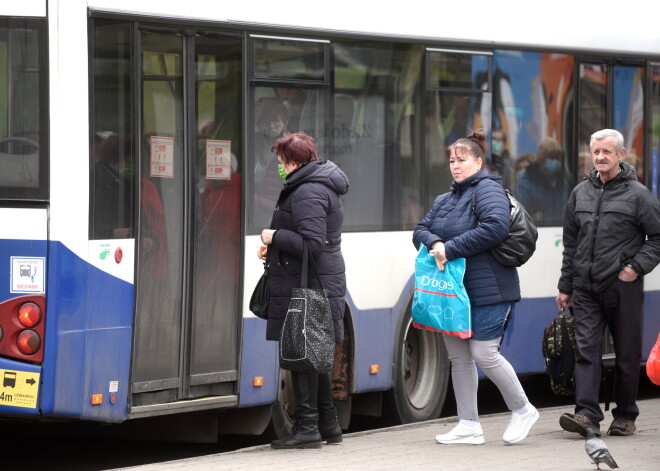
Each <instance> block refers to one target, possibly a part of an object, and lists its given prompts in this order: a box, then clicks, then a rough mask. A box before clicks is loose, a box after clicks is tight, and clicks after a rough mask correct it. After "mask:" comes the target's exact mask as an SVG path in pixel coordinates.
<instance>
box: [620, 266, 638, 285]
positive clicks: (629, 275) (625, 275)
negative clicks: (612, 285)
mask: <svg viewBox="0 0 660 471" xmlns="http://www.w3.org/2000/svg"><path fill="white" fill-rule="evenodd" d="M638 276H639V275H638V274H637V272H636V271H635V270H633V268H632V267H629V266H628V265H626V266H625V267H623V268H622V269H621V271H620V272H619V279H620V280H621V281H626V282H631V281H635V280H636V279H637V277H638Z"/></svg>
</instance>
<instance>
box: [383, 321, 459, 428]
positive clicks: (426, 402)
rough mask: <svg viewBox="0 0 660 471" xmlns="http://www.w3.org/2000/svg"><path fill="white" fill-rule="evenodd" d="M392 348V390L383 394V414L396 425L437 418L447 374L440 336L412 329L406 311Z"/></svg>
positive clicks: (444, 350) (447, 368) (447, 379)
mask: <svg viewBox="0 0 660 471" xmlns="http://www.w3.org/2000/svg"><path fill="white" fill-rule="evenodd" d="M395 348H396V350H395V354H396V358H395V365H396V366H395V370H394V375H395V376H394V387H393V388H392V389H391V390H389V391H388V394H387V403H386V404H387V405H388V408H387V414H386V415H387V416H388V417H389V418H390V420H391V421H392V422H393V423H397V424H405V423H409V422H420V421H423V420H430V419H435V418H437V417H438V416H439V415H440V412H441V411H442V406H443V405H444V403H445V398H446V396H447V387H448V384H449V371H450V366H449V357H448V355H447V351H446V349H445V344H444V341H443V339H442V334H440V333H437V332H432V331H429V330H422V329H417V328H415V327H413V325H412V317H411V313H410V308H408V310H407V311H406V314H405V316H404V318H403V322H402V324H401V331H400V334H399V341H398V343H397V345H396V346H395Z"/></svg>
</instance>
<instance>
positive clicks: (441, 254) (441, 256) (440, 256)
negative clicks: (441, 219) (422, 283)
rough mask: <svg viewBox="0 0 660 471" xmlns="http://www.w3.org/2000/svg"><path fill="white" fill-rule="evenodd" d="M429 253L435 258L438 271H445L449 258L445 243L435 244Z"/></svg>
mask: <svg viewBox="0 0 660 471" xmlns="http://www.w3.org/2000/svg"><path fill="white" fill-rule="evenodd" d="M429 253H430V254H431V255H433V256H434V257H435V264H436V265H438V270H440V271H445V263H447V256H446V255H445V244H444V242H440V241H438V242H434V243H433V245H432V246H431V251H430V252H429Z"/></svg>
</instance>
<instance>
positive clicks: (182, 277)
mask: <svg viewBox="0 0 660 471" xmlns="http://www.w3.org/2000/svg"><path fill="white" fill-rule="evenodd" d="M137 38H138V48H139V54H138V55H137V57H138V59H137V60H136V61H135V62H134V65H135V68H136V70H137V72H138V73H137V78H138V83H137V84H136V91H137V99H136V102H137V104H138V105H137V106H138V108H139V111H138V112H137V114H138V127H139V132H138V135H139V146H140V148H139V149H138V150H139V158H138V165H137V168H138V170H137V171H138V175H137V177H138V191H137V201H138V203H137V204H138V208H137V214H138V232H137V240H136V244H137V276H136V313H135V334H134V356H133V368H132V407H133V408H132V411H131V413H136V411H137V412H140V407H139V406H153V405H157V404H165V403H171V402H174V401H181V400H184V399H195V398H200V397H205V398H208V397H210V398H211V400H208V399H207V400H206V402H207V403H208V404H209V406H210V407H211V406H212V407H217V405H218V403H227V405H229V404H235V403H236V402H237V399H236V397H237V396H236V394H237V387H238V386H237V385H238V364H239V363H238V362H239V355H238V352H239V347H240V341H239V339H240V327H241V322H240V315H241V314H240V310H239V279H240V277H239V260H240V248H241V242H240V241H241V168H240V165H241V155H242V143H241V139H240V137H241V133H240V129H241V96H242V91H241V83H242V80H241V70H242V66H241V43H242V40H241V38H240V37H239V36H236V35H233V36H232V35H223V34H220V33H205V32H196V31H190V30H186V31H176V30H171V29H168V30H158V29H151V28H142V27H140V28H139V32H138V33H137ZM214 397H215V398H216V400H215V401H214V400H213V398H214ZM169 408H170V406H167V407H165V409H169ZM150 409H157V408H154V407H151V408H150Z"/></svg>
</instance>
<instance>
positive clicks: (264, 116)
mask: <svg viewBox="0 0 660 471" xmlns="http://www.w3.org/2000/svg"><path fill="white" fill-rule="evenodd" d="M288 120H289V111H288V109H287V107H286V106H285V105H284V104H283V103H282V102H281V101H280V100H278V99H277V98H273V97H263V98H260V99H259V100H257V102H256V104H255V122H256V124H257V128H258V129H257V130H256V132H255V134H254V138H253V141H252V147H253V149H254V185H255V186H254V189H255V191H254V215H255V223H256V225H259V226H267V225H268V224H269V223H270V215H271V214H272V211H273V208H274V207H275V201H276V200H277V195H279V193H280V190H281V189H282V181H281V180H280V178H279V176H278V174H277V156H276V155H275V154H273V152H271V150H270V148H271V146H272V145H273V143H274V142H275V140H277V139H279V138H280V137H283V136H286V135H287V134H289V131H288Z"/></svg>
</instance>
